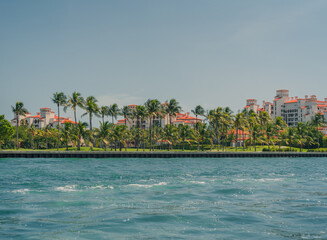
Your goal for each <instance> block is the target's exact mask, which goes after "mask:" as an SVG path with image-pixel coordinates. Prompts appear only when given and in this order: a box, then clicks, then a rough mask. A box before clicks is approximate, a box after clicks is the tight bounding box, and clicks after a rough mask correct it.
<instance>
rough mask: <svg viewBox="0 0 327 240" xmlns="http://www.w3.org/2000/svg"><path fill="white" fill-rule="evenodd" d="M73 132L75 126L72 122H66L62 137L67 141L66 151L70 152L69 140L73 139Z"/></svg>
mask: <svg viewBox="0 0 327 240" xmlns="http://www.w3.org/2000/svg"><path fill="white" fill-rule="evenodd" d="M72 130H73V125H72V124H71V123H70V122H65V123H64V127H63V128H62V136H63V137H64V140H65V145H66V151H68V142H69V139H70V138H71V135H72Z"/></svg>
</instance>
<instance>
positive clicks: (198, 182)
mask: <svg viewBox="0 0 327 240" xmlns="http://www.w3.org/2000/svg"><path fill="white" fill-rule="evenodd" d="M190 183H194V184H201V185H204V184H206V183H205V182H201V181H190Z"/></svg>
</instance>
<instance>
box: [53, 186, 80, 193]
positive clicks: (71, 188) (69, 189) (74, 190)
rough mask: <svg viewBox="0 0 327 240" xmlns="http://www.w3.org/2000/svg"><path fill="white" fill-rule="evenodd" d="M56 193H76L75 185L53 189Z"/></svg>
mask: <svg viewBox="0 0 327 240" xmlns="http://www.w3.org/2000/svg"><path fill="white" fill-rule="evenodd" d="M55 190H56V191H59V192H76V191H77V190H76V185H66V186H64V187H55Z"/></svg>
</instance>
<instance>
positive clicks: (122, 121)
mask: <svg viewBox="0 0 327 240" xmlns="http://www.w3.org/2000/svg"><path fill="white" fill-rule="evenodd" d="M118 122H119V123H125V122H126V119H121V120H118Z"/></svg>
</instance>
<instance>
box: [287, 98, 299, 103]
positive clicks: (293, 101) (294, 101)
mask: <svg viewBox="0 0 327 240" xmlns="http://www.w3.org/2000/svg"><path fill="white" fill-rule="evenodd" d="M296 102H297V99H295V100H290V101H288V102H285V103H296Z"/></svg>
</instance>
